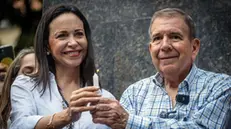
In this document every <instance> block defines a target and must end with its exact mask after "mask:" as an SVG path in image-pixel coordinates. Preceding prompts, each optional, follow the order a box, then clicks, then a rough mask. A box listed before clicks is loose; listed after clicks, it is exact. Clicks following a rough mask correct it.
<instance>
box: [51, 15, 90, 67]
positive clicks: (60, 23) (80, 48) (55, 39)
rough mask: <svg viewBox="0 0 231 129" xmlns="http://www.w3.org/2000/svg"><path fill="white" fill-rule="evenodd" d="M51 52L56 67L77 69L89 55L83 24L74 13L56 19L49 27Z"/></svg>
mask: <svg viewBox="0 0 231 129" xmlns="http://www.w3.org/2000/svg"><path fill="white" fill-rule="evenodd" d="M49 30H50V34H49V50H50V53H51V55H52V56H53V58H54V60H55V65H56V67H58V66H60V67H65V68H76V67H78V66H80V64H81V63H82V62H83V60H84V58H85V56H86V53H87V45H88V42H87V38H86V34H85V30H84V26H83V22H82V21H81V20H80V18H79V17H78V16H76V15H75V14H73V13H64V14H61V15H60V16H58V17H56V18H55V19H54V20H53V21H52V22H51V23H50V25H49Z"/></svg>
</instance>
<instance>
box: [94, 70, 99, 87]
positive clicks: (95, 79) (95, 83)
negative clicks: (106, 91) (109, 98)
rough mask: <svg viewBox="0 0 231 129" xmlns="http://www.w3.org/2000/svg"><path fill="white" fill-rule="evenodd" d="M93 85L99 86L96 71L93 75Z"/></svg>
mask: <svg viewBox="0 0 231 129" xmlns="http://www.w3.org/2000/svg"><path fill="white" fill-rule="evenodd" d="M93 85H94V86H97V87H99V76H98V75H97V74H96V73H95V74H94V75H93Z"/></svg>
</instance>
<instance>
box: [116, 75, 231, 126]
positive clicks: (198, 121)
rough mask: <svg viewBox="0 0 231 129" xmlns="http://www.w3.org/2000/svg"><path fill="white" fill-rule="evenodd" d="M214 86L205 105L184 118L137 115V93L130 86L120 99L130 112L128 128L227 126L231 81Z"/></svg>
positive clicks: (230, 99)
mask: <svg viewBox="0 0 231 129" xmlns="http://www.w3.org/2000/svg"><path fill="white" fill-rule="evenodd" d="M214 87H216V88H215V89H213V90H212V91H211V93H210V95H209V97H208V99H207V100H206V101H205V103H204V104H203V106H202V107H200V109H198V111H197V112H196V113H195V114H193V115H192V116H190V117H189V118H188V119H182V120H177V119H174V118H160V117H158V116H139V115H136V109H135V108H134V107H135V105H136V103H138V102H136V100H135V94H136V93H135V90H134V87H129V88H128V89H127V90H126V91H125V92H124V93H123V95H122V97H121V99H120V103H121V105H122V106H123V107H124V108H125V109H126V110H127V111H128V112H129V118H128V121H127V126H126V129H170V128H171V129H178V128H188V129H191V128H197V129H198V128H211V129H215V128H216V129H221V128H225V126H226V125H227V124H228V118H229V115H230V110H231V81H230V79H229V81H227V80H226V81H225V82H222V83H217V84H216V85H214Z"/></svg>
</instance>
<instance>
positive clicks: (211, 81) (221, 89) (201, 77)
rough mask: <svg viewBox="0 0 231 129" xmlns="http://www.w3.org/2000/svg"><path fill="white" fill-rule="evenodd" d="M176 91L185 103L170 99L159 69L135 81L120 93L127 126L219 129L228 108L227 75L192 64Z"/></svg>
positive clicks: (230, 103) (230, 104)
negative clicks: (187, 101)
mask: <svg viewBox="0 0 231 129" xmlns="http://www.w3.org/2000/svg"><path fill="white" fill-rule="evenodd" d="M178 94H181V95H186V96H189V103H188V104H183V103H181V102H176V105H175V107H173V106H172V100H171V99H170V97H169V96H168V94H167V92H166V90H165V88H164V80H163V77H161V75H160V74H159V73H157V74H156V75H154V76H151V77H149V78H146V79H143V80H141V81H138V82H136V83H134V84H132V85H130V86H129V87H128V89H126V90H125V92H124V93H123V95H122V97H121V100H120V103H121V104H122V106H123V107H124V108H125V109H126V110H127V111H128V112H129V119H128V122H127V127H126V128H128V129H169V128H187V129H192V128H210V129H221V128H224V127H225V125H226V124H227V123H228V122H230V121H228V119H229V116H230V112H231V111H230V110H231V77H230V76H228V75H225V74H218V73H213V72H208V71H204V70H201V69H199V68H197V67H196V66H195V65H193V66H192V68H191V70H190V73H189V74H188V76H187V77H186V78H185V79H184V80H183V81H182V82H181V83H180V84H179V88H178Z"/></svg>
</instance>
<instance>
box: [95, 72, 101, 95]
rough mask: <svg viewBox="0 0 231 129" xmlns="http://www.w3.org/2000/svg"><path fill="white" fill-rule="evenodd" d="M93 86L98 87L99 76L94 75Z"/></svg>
mask: <svg viewBox="0 0 231 129" xmlns="http://www.w3.org/2000/svg"><path fill="white" fill-rule="evenodd" d="M97 71H98V70H97ZM93 86H96V87H99V76H98V75H97V74H96V73H94V75H93ZM98 94H101V90H100V89H99V90H98Z"/></svg>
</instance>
